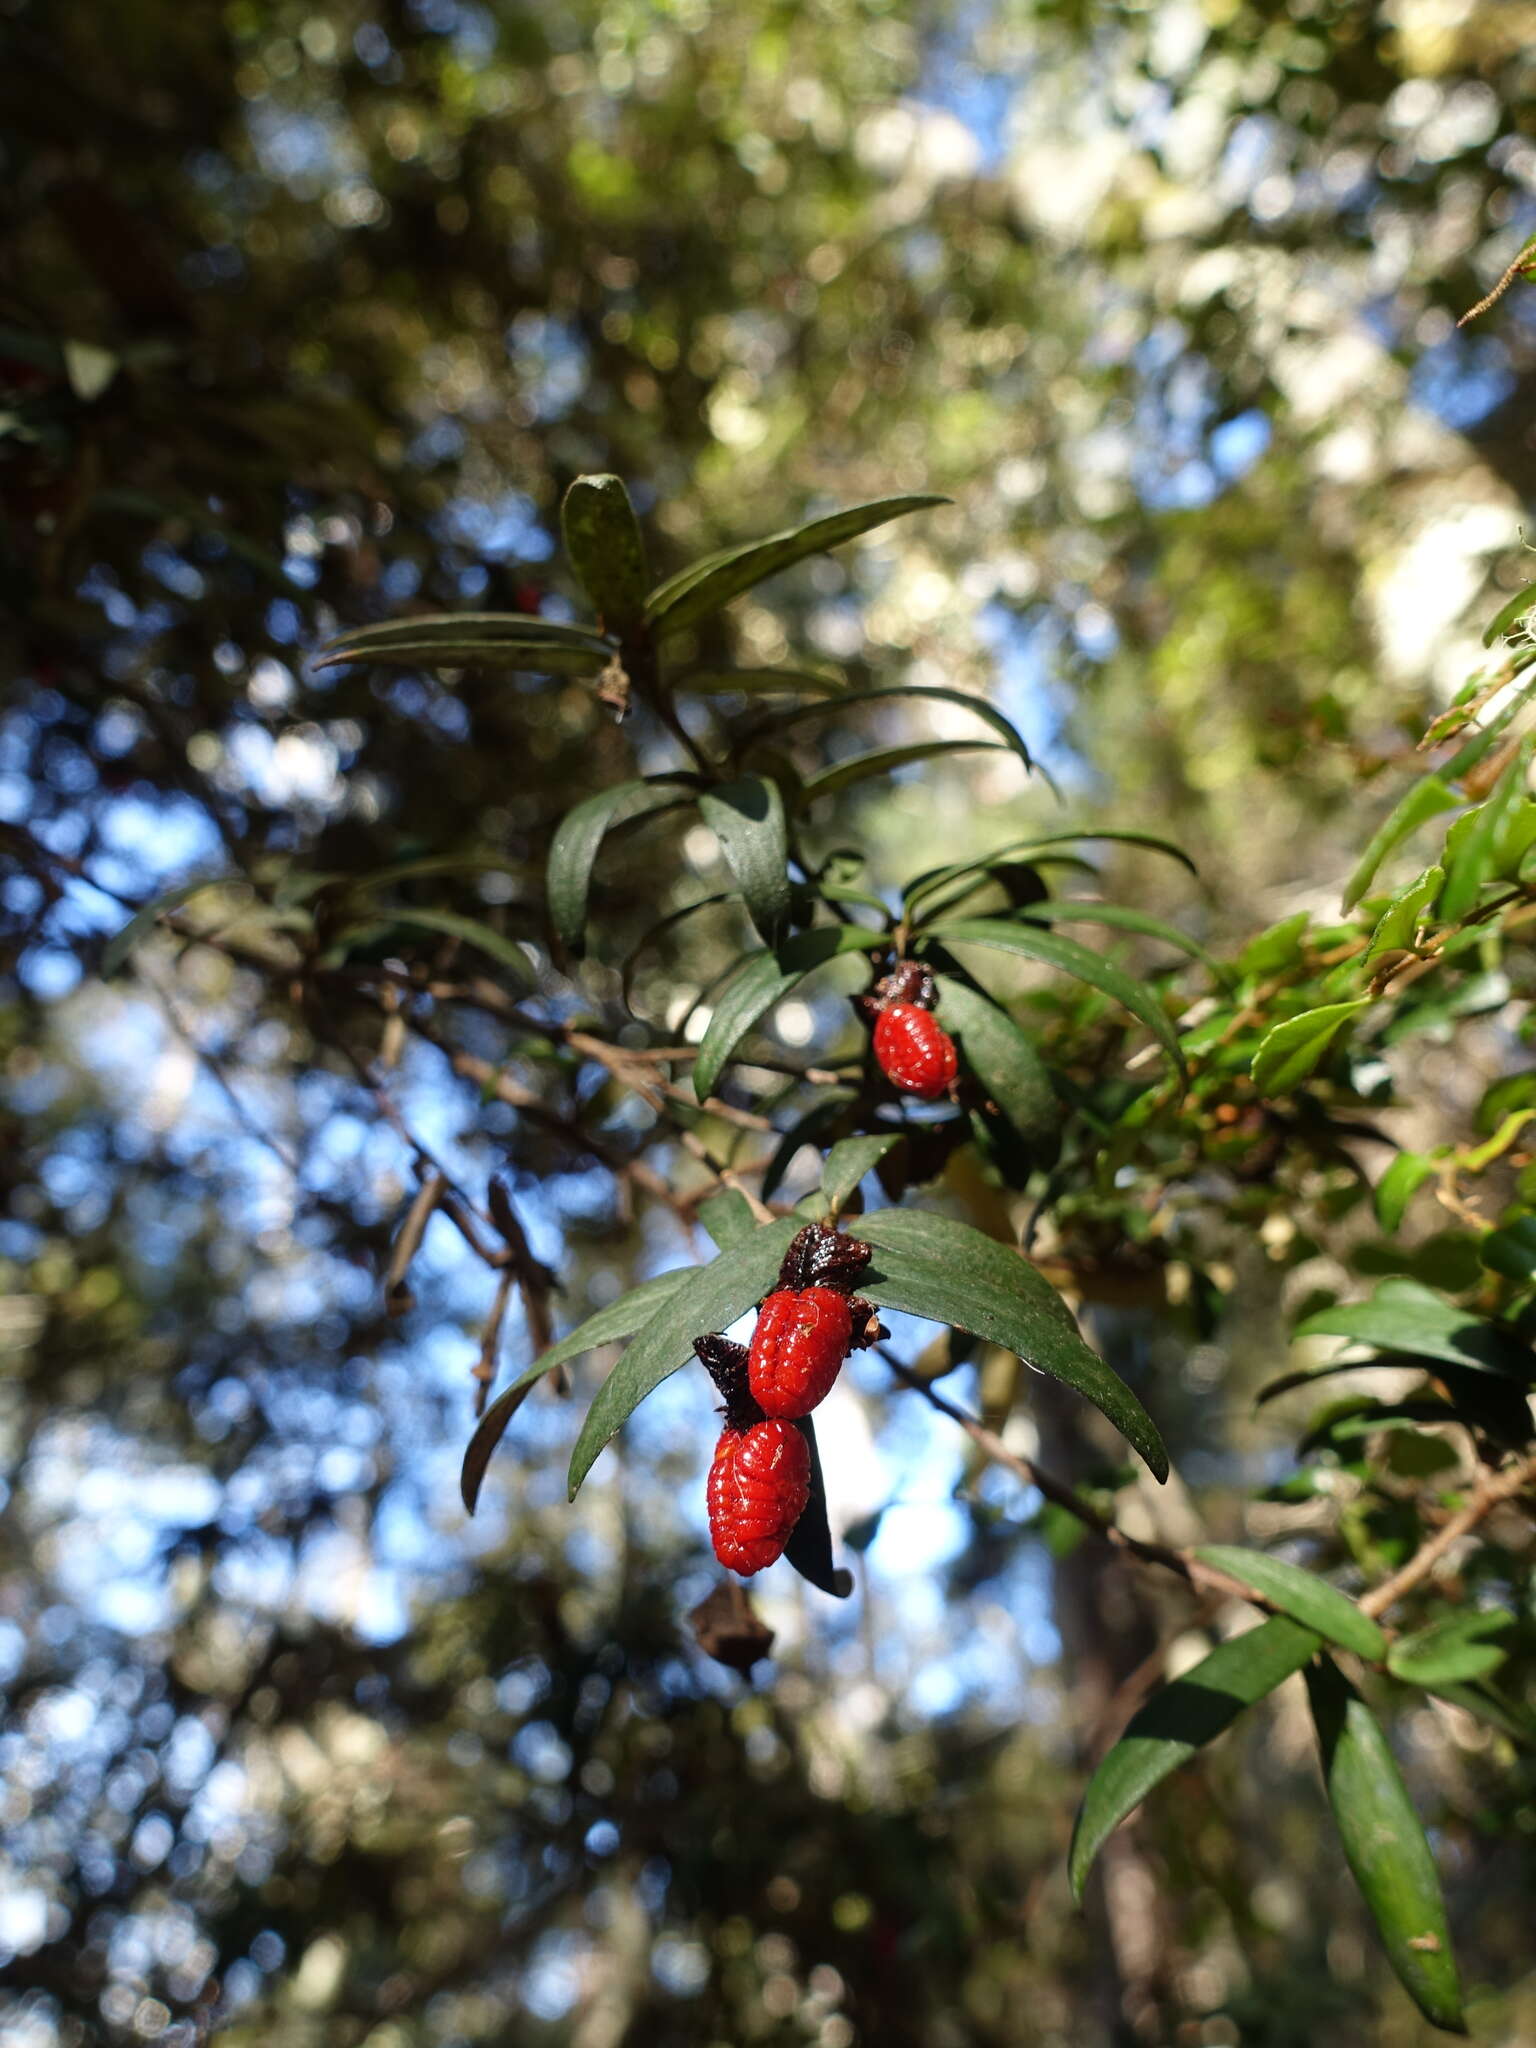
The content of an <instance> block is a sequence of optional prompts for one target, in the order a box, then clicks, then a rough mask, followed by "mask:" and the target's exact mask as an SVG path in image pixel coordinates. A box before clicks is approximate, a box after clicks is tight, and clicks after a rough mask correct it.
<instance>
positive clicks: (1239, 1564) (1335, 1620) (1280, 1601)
mask: <svg viewBox="0 0 1536 2048" xmlns="http://www.w3.org/2000/svg"><path fill="white" fill-rule="evenodd" d="M1195 1555H1196V1557H1198V1558H1203V1559H1204V1561H1205V1562H1206V1563H1207V1564H1209V1565H1214V1566H1215V1567H1216V1569H1217V1571H1220V1572H1225V1573H1226V1574H1227V1576H1228V1578H1231V1579H1238V1580H1240V1581H1241V1582H1242V1584H1243V1585H1245V1586H1252V1587H1253V1589H1254V1591H1255V1592H1256V1593H1262V1594H1263V1596H1264V1598H1265V1599H1266V1600H1267V1601H1268V1602H1269V1604H1270V1605H1271V1606H1272V1607H1278V1608H1279V1610H1280V1612H1281V1613H1282V1614H1288V1615H1289V1616H1290V1617H1291V1619H1292V1621H1299V1622H1301V1623H1302V1624H1303V1626H1304V1627H1306V1628H1309V1629H1311V1630H1312V1631H1313V1632H1314V1634H1316V1635H1320V1636H1322V1637H1324V1638H1325V1639H1326V1640H1327V1641H1328V1642H1330V1643H1337V1644H1338V1645H1339V1646H1340V1648H1341V1649H1345V1650H1353V1651H1354V1653H1355V1655H1356V1656H1357V1657H1364V1658H1365V1660H1366V1662H1367V1663H1369V1664H1379V1663H1380V1662H1381V1661H1382V1659H1383V1658H1384V1657H1385V1656H1386V1654H1387V1638H1386V1636H1385V1634H1384V1633H1383V1632H1382V1630H1381V1629H1380V1628H1379V1627H1378V1626H1377V1624H1376V1623H1375V1622H1374V1621H1372V1620H1371V1618H1370V1616H1369V1615H1368V1614H1362V1613H1361V1612H1360V1610H1359V1608H1358V1607H1357V1606H1356V1605H1355V1603H1354V1601H1353V1600H1350V1599H1347V1598H1346V1597H1345V1595H1344V1594H1342V1593H1341V1592H1339V1591H1338V1589H1337V1588H1336V1587H1334V1586H1330V1585H1329V1584H1328V1583H1327V1582H1326V1580H1323V1579H1319V1578H1316V1577H1314V1575H1313V1574H1312V1573H1311V1572H1306V1571H1302V1570H1301V1568H1300V1567H1299V1566H1298V1565H1294V1564H1286V1563H1285V1562H1284V1560H1283V1559H1281V1558H1278V1557H1266V1556H1265V1554H1264V1553H1263V1552H1262V1551H1259V1550H1244V1549H1243V1548H1241V1546H1239V1545H1237V1544H1233V1543H1204V1544H1201V1545H1200V1547H1199V1548H1198V1549H1197V1550H1196V1552H1195Z"/></svg>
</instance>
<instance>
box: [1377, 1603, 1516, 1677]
mask: <svg viewBox="0 0 1536 2048" xmlns="http://www.w3.org/2000/svg"><path fill="white" fill-rule="evenodd" d="M1514 1625H1515V1617H1514V1616H1513V1615H1512V1614H1505V1613H1501V1612H1499V1611H1498V1610H1496V1609H1487V1608H1484V1609H1481V1610H1478V1611H1475V1612H1473V1613H1471V1614H1447V1615H1444V1616H1442V1618H1441V1619H1440V1620H1439V1621H1432V1622H1430V1623H1429V1625H1428V1627H1426V1628H1420V1629H1415V1630H1414V1632H1413V1633H1412V1635H1406V1636H1399V1637H1398V1639H1397V1641H1396V1642H1395V1643H1394V1644H1393V1645H1392V1648H1391V1650H1390V1651H1389V1652H1388V1653H1387V1669H1388V1670H1389V1671H1390V1672H1391V1673H1392V1675H1393V1677H1394V1678H1401V1679H1402V1680H1403V1681H1404V1682H1405V1683H1406V1684H1408V1685H1428V1686H1436V1685H1465V1684H1466V1683H1467V1681H1468V1680H1469V1679H1473V1678H1485V1677H1486V1676H1487V1675H1488V1673H1489V1672H1490V1671H1496V1670H1497V1669H1498V1667H1499V1666H1500V1665H1501V1664H1502V1663H1503V1662H1504V1659H1505V1658H1506V1656H1507V1655H1508V1654H1509V1653H1508V1651H1507V1650H1505V1649H1503V1648H1502V1647H1501V1646H1500V1645H1499V1644H1498V1643H1493V1642H1490V1641H1489V1640H1488V1638H1489V1637H1490V1636H1497V1635H1502V1634H1503V1633H1504V1631H1505V1630H1506V1629H1510V1628H1513V1627H1514Z"/></svg>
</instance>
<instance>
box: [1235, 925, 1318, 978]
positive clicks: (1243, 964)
mask: <svg viewBox="0 0 1536 2048" xmlns="http://www.w3.org/2000/svg"><path fill="white" fill-rule="evenodd" d="M1311 922H1312V913H1311V911H1310V910H1298V911H1297V912H1296V913H1295V914H1294V915H1293V916H1291V917H1282V918H1281V920H1280V922H1279V923H1278V924H1272V925H1271V926H1270V927H1269V929H1268V930H1267V931H1262V932H1260V933H1259V934H1258V935H1257V936H1256V937H1255V938H1252V939H1250V940H1249V941H1248V943H1247V945H1246V946H1244V948H1243V950H1242V952H1241V953H1239V954H1238V956H1237V972H1238V974H1239V975H1240V976H1241V977H1242V978H1243V979H1244V980H1245V981H1246V980H1248V979H1250V978H1252V977H1256V976H1260V975H1270V974H1274V973H1275V972H1276V971H1277V970H1278V969H1280V968H1282V967H1289V966H1290V964H1291V962H1292V961H1293V960H1298V959H1300V957H1301V949H1302V944H1303V942H1304V940H1305V937H1306V932H1307V927H1308V925H1310V924H1311Z"/></svg>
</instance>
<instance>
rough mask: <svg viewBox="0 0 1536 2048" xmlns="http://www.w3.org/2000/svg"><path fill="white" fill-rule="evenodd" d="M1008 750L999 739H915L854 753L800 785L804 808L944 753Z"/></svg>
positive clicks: (1000, 752)
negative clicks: (903, 744) (877, 777)
mask: <svg viewBox="0 0 1536 2048" xmlns="http://www.w3.org/2000/svg"><path fill="white" fill-rule="evenodd" d="M1008 751H1009V749H1008V748H1007V747H1004V746H1002V745H1000V744H999V742H998V741H996V740H912V741H909V742H908V744H907V745H905V746H900V747H877V748H875V750H874V751H873V752H872V753H869V754H855V755H854V756H853V757H852V758H851V759H850V760H847V761H834V762H833V764H832V766H831V767H830V768H822V769H820V770H819V771H818V772H817V773H816V774H815V775H808V776H807V777H806V778H805V781H804V782H803V783H802V784H801V786H800V795H799V799H798V803H799V805H800V806H801V807H803V806H804V805H806V804H810V803H814V802H815V801H816V799H817V798H818V797H823V796H835V795H836V794H837V792H838V791H839V790H842V789H852V787H853V786H854V784H855V783H856V782H868V781H869V780H870V779H871V778H872V777H874V776H876V775H893V774H894V773H895V772H896V770H897V769H898V768H910V767H911V766H912V765H913V763H914V762H917V761H934V760H937V759H938V758H939V756H940V755H942V754H1005V753H1007V752H1008Z"/></svg>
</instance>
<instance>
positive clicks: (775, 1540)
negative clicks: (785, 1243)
mask: <svg viewBox="0 0 1536 2048" xmlns="http://www.w3.org/2000/svg"><path fill="white" fill-rule="evenodd" d="M869 1259H870V1250H869V1246H868V1245H867V1244H860V1243H859V1241H858V1240H857V1238H852V1237H844V1236H843V1235H842V1234H841V1232H839V1231H836V1230H829V1229H827V1228H826V1226H825V1225H823V1224H820V1223H808V1224H807V1225H806V1226H805V1228H804V1230H802V1231H800V1232H799V1233H798V1234H797V1236H796V1237H795V1239H794V1241H793V1242H792V1243H791V1245H790V1247H789V1250H788V1251H787V1252H786V1253H785V1255H784V1263H783V1265H782V1266H781V1267H780V1268H779V1284H778V1286H777V1287H776V1288H775V1289H774V1291H773V1293H772V1294H770V1295H769V1296H768V1298H767V1300H766V1301H764V1302H763V1303H762V1304H761V1305H760V1307H759V1309H758V1315H757V1328H756V1329H755V1330H754V1331H753V1333H752V1342H751V1345H750V1346H747V1345H744V1344H733V1343H732V1342H730V1340H729V1339H728V1338H725V1337H720V1336H707V1337H696V1338H695V1339H694V1343H693V1348H694V1350H695V1351H696V1352H697V1353H698V1356H699V1358H700V1360H701V1361H702V1363H703V1365H704V1366H705V1368H706V1370H707V1371H708V1373H709V1375H710V1377H711V1378H712V1379H713V1380H714V1382H715V1385H716V1386H717V1387H718V1388H719V1389H720V1394H721V1398H722V1400H723V1401H724V1403H725V1411H724V1412H725V1426H724V1427H723V1428H722V1430H721V1431H720V1441H719V1443H718V1444H717V1445H716V1446H715V1457H714V1463H713V1464H712V1465H711V1466H710V1471H709V1488H708V1502H709V1533H710V1537H711V1540H712V1541H713V1543H714V1546H715V1555H716V1557H718V1558H719V1560H720V1562H721V1563H722V1564H723V1565H725V1566H726V1567H727V1568H728V1569H729V1570H730V1571H733V1572H739V1573H740V1574H741V1576H742V1577H743V1578H750V1577H751V1575H752V1574H753V1573H754V1572H760V1571H763V1570H764V1569H765V1568H766V1567H767V1566H768V1565H770V1564H772V1563H773V1562H774V1560H775V1559H776V1558H778V1557H780V1556H781V1555H782V1554H783V1550H784V1546H785V1544H786V1543H788V1541H789V1539H790V1537H791V1536H792V1535H793V1534H794V1531H795V1524H796V1523H797V1522H798V1521H799V1519H800V1517H801V1515H802V1514H803V1513H804V1512H805V1504H806V1501H807V1500H808V1499H809V1497H810V1487H811V1451H810V1445H809V1443H808V1442H807V1440H806V1437H805V1436H804V1434H803V1433H802V1432H801V1431H800V1430H799V1429H797V1428H796V1426H795V1425H796V1423H797V1422H798V1421H799V1420H800V1419H801V1417H803V1416H806V1415H809V1414H810V1412H811V1410H812V1409H813V1408H815V1407H816V1406H817V1405H818V1404H819V1403H820V1402H822V1401H824V1400H825V1399H826V1397H827V1395H828V1394H829V1393H830V1392H831V1389H832V1383H833V1381H834V1380H835V1379H836V1378H837V1375H838V1372H839V1370H840V1369H841V1367H842V1363H843V1360H844V1359H845V1358H846V1357H847V1356H848V1354H849V1352H850V1351H854V1350H858V1349H860V1348H861V1347H862V1346H864V1345H867V1344H873V1343H874V1342H876V1340H877V1339H878V1338H880V1337H883V1336H884V1335H885V1332H884V1330H882V1328H881V1327H880V1318H879V1316H878V1314H877V1313H876V1311H875V1309H874V1308H873V1307H872V1306H871V1304H870V1303H869V1302H867V1301H861V1300H860V1299H859V1297H858V1296H857V1295H855V1294H853V1293H852V1288H853V1286H854V1284H855V1282H856V1281H857V1279H858V1277H859V1275H860V1274H861V1273H862V1272H863V1271H864V1268H865V1267H866V1266H867V1265H868V1264H869Z"/></svg>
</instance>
